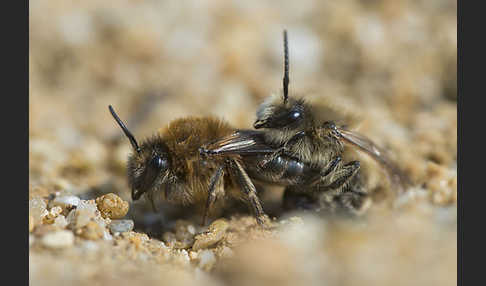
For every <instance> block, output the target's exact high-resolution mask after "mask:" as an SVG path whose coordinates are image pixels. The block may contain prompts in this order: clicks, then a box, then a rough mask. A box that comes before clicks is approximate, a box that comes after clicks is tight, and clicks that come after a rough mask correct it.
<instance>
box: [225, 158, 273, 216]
mask: <svg viewBox="0 0 486 286" xmlns="http://www.w3.org/2000/svg"><path fill="white" fill-rule="evenodd" d="M231 162H232V163H233V164H234V170H235V173H236V176H237V178H238V182H239V184H240V186H241V188H242V190H243V192H244V193H245V195H246V196H247V197H248V203H249V204H250V206H251V207H252V208H253V213H254V214H255V218H256V220H257V222H258V224H259V225H264V221H265V213H264V212H263V208H262V205H261V203H260V199H259V198H258V196H257V191H256V188H255V185H253V183H252V181H251V179H250V177H248V174H247V173H246V171H245V170H244V169H243V166H241V164H240V163H239V162H238V161H237V160H232V161H231Z"/></svg>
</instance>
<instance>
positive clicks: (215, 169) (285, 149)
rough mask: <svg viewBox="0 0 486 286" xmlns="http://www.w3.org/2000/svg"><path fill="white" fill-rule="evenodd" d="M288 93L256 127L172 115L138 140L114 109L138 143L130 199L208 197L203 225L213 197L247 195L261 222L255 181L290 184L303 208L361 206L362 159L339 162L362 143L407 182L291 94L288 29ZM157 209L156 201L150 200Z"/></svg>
mask: <svg viewBox="0 0 486 286" xmlns="http://www.w3.org/2000/svg"><path fill="white" fill-rule="evenodd" d="M284 62H285V64H284V78H283V96H273V97H270V98H269V99H268V100H267V101H265V102H264V103H263V104H262V105H261V106H260V107H259V109H258V111H257V120H256V122H255V123H254V128H255V129H261V128H263V129H264V131H260V130H235V129H234V128H232V127H231V126H229V125H228V124H227V123H225V122H223V121H221V120H218V119H215V118H211V117H203V118H196V117H188V118H183V119H178V120H174V121H172V122H171V123H169V125H168V126H167V127H166V128H165V129H163V130H161V131H160V132H158V133H157V134H156V135H154V136H153V137H152V138H149V139H147V140H146V141H145V142H143V143H142V144H141V145H139V144H138V143H137V141H136V139H135V137H134V136H133V135H132V134H131V133H130V131H128V129H127V127H126V126H125V125H124V123H123V122H122V121H121V120H120V118H119V117H118V116H117V114H116V113H115V111H114V110H113V108H112V107H111V106H109V110H110V112H111V114H112V115H113V117H114V118H115V120H116V121H117V122H118V124H119V125H120V127H121V129H122V130H123V131H124V133H125V135H126V136H127V137H128V139H129V140H130V143H131V144H132V147H133V149H134V152H133V154H132V155H131V156H130V157H129V159H128V180H129V184H130V186H131V189H132V199H133V200H138V199H139V198H140V197H141V196H142V195H143V194H145V195H146V196H147V197H148V199H149V200H150V201H151V202H152V204H154V195H156V194H157V195H160V196H162V197H163V198H164V199H165V200H166V201H168V202H170V203H176V204H183V205H189V204H196V203H205V211H204V216H203V224H206V221H207V218H208V215H209V211H210V210H211V208H212V207H213V206H214V204H215V202H216V201H225V199H226V198H228V197H232V198H237V199H242V200H244V201H246V202H247V203H248V205H249V206H250V208H251V209H252V211H253V213H254V215H255V217H256V220H257V222H258V223H259V224H263V223H264V220H265V213H264V211H263V208H262V205H261V202H260V199H259V197H258V195H257V190H256V188H255V185H254V184H253V182H252V180H257V181H263V182H266V183H271V184H278V185H283V186H286V190H285V193H284V204H285V205H287V206H288V205H293V206H297V207H304V208H309V207H311V208H317V209H319V208H325V207H327V206H330V205H337V206H340V207H344V208H347V209H349V210H353V209H359V208H360V206H361V205H362V203H363V200H364V198H365V197H366V192H364V191H362V189H361V184H360V180H359V176H358V173H359V169H360V163H359V161H352V162H348V163H344V162H342V157H341V156H342V154H343V152H344V144H350V145H353V146H355V147H358V148H359V149H360V150H362V151H365V152H366V153H368V154H369V155H371V156H372V157H373V158H374V159H375V160H377V161H378V162H379V163H381V164H382V165H383V166H384V167H385V168H386V169H387V170H388V171H389V174H390V178H391V179H392V182H394V183H396V184H397V185H398V186H405V185H406V184H408V179H407V178H406V177H405V176H404V175H403V174H402V173H401V172H400V171H399V169H398V168H397V167H396V166H395V164H394V163H393V162H392V161H391V160H389V159H388V158H387V157H386V156H385V155H384V153H383V151H382V150H380V149H379V148H378V147H377V146H376V145H375V144H374V143H373V142H372V141H370V140H369V139H367V138H366V137H364V136H363V135H360V134H358V133H356V132H354V131H350V130H346V129H344V128H341V127H339V126H336V124H334V123H333V122H331V121H326V122H321V120H319V112H320V110H319V108H316V107H315V106H311V105H309V104H307V103H306V102H305V101H304V100H303V99H295V98H292V97H289V95H288V85H289V57H288V41H287V32H286V31H284ZM153 206H154V208H155V205H153Z"/></svg>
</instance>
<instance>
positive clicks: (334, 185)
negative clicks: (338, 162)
mask: <svg viewBox="0 0 486 286" xmlns="http://www.w3.org/2000/svg"><path fill="white" fill-rule="evenodd" d="M359 168H360V163H359V161H351V162H349V163H348V164H346V165H344V166H342V167H341V168H340V170H336V171H335V174H336V176H337V178H333V179H334V180H333V181H332V182H331V183H330V184H329V185H327V187H328V188H330V189H338V188H340V187H342V186H343V185H344V184H345V183H346V182H348V181H349V179H351V178H352V177H353V176H354V175H356V173H357V172H358V170H359Z"/></svg>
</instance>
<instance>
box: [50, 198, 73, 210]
mask: <svg viewBox="0 0 486 286" xmlns="http://www.w3.org/2000/svg"><path fill="white" fill-rule="evenodd" d="M79 201H80V199H79V198H78V197H76V196H60V197H56V198H55V199H54V200H52V202H51V204H52V206H60V207H61V208H64V209H65V208H72V207H77V206H78V205H79Z"/></svg>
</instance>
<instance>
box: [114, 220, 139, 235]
mask: <svg viewBox="0 0 486 286" xmlns="http://www.w3.org/2000/svg"><path fill="white" fill-rule="evenodd" d="M133 226H134V223H133V220H131V219H114V220H112V221H111V223H110V225H109V226H108V227H109V228H110V231H111V233H117V232H127V231H131V230H132V229H133Z"/></svg>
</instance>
